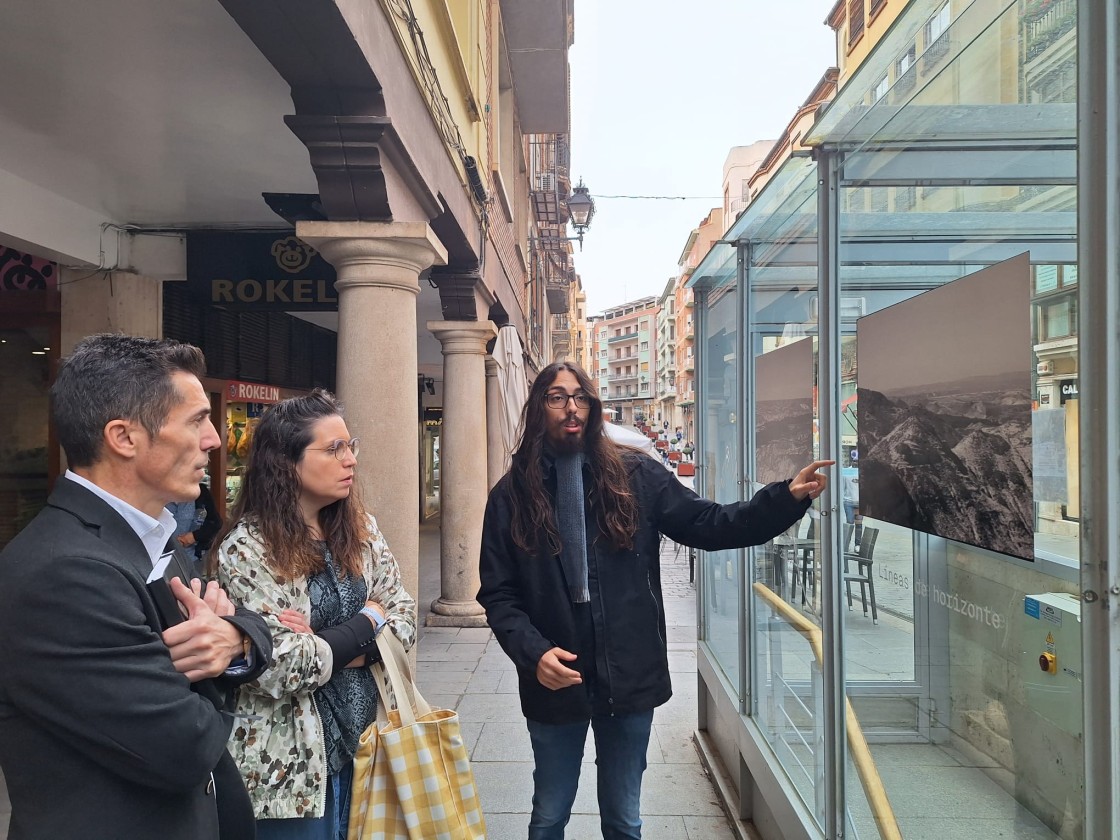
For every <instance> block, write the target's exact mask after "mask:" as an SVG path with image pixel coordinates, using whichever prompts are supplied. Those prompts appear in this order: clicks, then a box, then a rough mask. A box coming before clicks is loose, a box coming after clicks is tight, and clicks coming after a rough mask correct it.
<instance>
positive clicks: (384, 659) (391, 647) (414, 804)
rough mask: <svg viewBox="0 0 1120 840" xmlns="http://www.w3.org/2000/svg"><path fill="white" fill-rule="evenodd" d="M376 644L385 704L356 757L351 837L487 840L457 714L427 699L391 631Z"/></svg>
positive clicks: (368, 839) (358, 839) (381, 704)
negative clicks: (431, 703)
mask: <svg viewBox="0 0 1120 840" xmlns="http://www.w3.org/2000/svg"><path fill="white" fill-rule="evenodd" d="M377 647H378V649H379V650H380V651H381V662H380V663H379V664H377V665H375V666H373V671H374V676H375V677H376V678H377V681H378V689H379V690H380V692H381V702H379V703H378V709H377V720H376V721H375V722H374V723H373V724H372V725H371V726H370V727H369V728H368V729H367V730H366V731H365V732H364V733H363V734H362V737H361V740H360V741H359V744H358V753H357V755H356V756H354V787H353V792H352V796H351V800H350V825H349V827H348V838H349V840H486V821H485V820H484V819H483V816H482V805H481V803H480V802H479V800H478V789H477V788H476V787H475V783H474V773H473V772H472V770H471V764H470V760H469V758H468V757H467V747H466V744H465V743H464V741H463V736H462V733H461V732H460V731H459V715H458V713H457V712H454V711H452V710H450V709H433V708H431V706H429V705H428V703H427V701H425V700H424V698H423V697H422V696H420V692H419V691H417V690H416V685H415V683H414V682H413V679H412V670H411V668H410V667H409V664H408V656H407V654H405V652H404V648H403V647H402V646H401V643H400V642H399V641H398V640H397V639H396V637H395V636H393V634H392V633H381V634H380V635H378V637H377ZM393 706H395V708H391V707H393Z"/></svg>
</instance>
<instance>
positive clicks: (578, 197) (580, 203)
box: [568, 178, 595, 251]
mask: <svg viewBox="0 0 1120 840" xmlns="http://www.w3.org/2000/svg"><path fill="white" fill-rule="evenodd" d="M568 212H569V213H571V214H572V227H574V228H575V229H576V233H577V234H578V236H576V237H575V238H576V239H578V240H579V249H580V250H581V251H582V250H583V233H584V231H586V230H587V229H588V228H589V227H590V226H591V218H592V217H593V216H594V215H595V199H593V198H592V197H591V192H590V191H589V190H588V189H587V187H585V186H584V185H583V179H582V178H580V179H579V184H577V185H576V186H575V188H574V189H573V190H572V195H571V198H569V199H568Z"/></svg>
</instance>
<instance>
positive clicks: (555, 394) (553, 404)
mask: <svg viewBox="0 0 1120 840" xmlns="http://www.w3.org/2000/svg"><path fill="white" fill-rule="evenodd" d="M568 400H575V403H576V408H591V397H589V396H587V394H564V393H561V392H560V391H549V392H548V393H547V394H545V395H544V404H545V405H547V406H548V407H549V408H567V407H568Z"/></svg>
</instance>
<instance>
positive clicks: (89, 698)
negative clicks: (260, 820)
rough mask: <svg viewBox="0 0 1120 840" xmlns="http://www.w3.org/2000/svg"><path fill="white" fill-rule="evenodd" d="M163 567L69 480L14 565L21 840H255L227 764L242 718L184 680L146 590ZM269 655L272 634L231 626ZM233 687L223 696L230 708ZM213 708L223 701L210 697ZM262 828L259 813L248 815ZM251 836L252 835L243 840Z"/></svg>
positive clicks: (8, 771) (11, 674)
mask: <svg viewBox="0 0 1120 840" xmlns="http://www.w3.org/2000/svg"><path fill="white" fill-rule="evenodd" d="M151 568H152V567H151V561H150V559H149V557H148V554H147V551H146V550H145V549H144V546H143V543H141V541H140V538H139V537H138V536H137V535H136V533H135V532H134V531H133V530H132V528H130V527H129V525H128V523H127V522H125V520H124V519H122V518H121V516H120V515H119V514H118V513H117V512H116V511H114V510H113V509H112V508H111V507H109V505H107V504H106V503H105V502H104V501H103V500H102V499H100V498H98V497H97V496H96V495H94V494H93V493H91V492H89V491H88V490H86V489H85V488H84V487H82V486H80V485H78V484H76V483H74V482H72V481H69V480H67V479H65V478H60V479H59V480H58V483H57V485H56V488H55V490H54V492H53V493H52V494H51V496H50V499H49V500H48V502H47V506H46V507H45V508H44V509H43V510H42V511H41V512H40V513H39V515H38V516H36V517H35V519H34V520H33V521H32V522H31V523H30V524H29V525H28V526H27V527H26V528H25V529H24V530H23V531H22V532H21V533H20V534H19V535H18V536H17V537H16V538H15V539H14V540H13V541H12V542H11V543H10V544H9V545H8V547H7V548H5V549H4V551H3V553H0V765H2V766H3V770H4V777H5V780H6V781H7V785H8V795H9V798H10V800H11V804H12V813H11V824H10V827H9V833H8V837H9V840H39V838H42V840H46V838H52V840H53V838H71V837H73V838H78V837H80V838H83V840H98V838H104V840H120V839H121V838H129V840H149V838H150V840H180V838H181V840H209V839H210V838H217V837H219V815H218V808H217V806H216V805H215V799H216V797H215V795H214V787H215V786H214V784H213V783H212V781H211V773H212V772H213V773H214V777H215V778H216V779H217V780H218V790H217V793H218V796H217V798H218V799H221V800H222V818H223V820H227V819H236V820H238V821H239V822H238V825H237V827H236V828H235V827H234V826H233V825H231V824H229V823H228V822H227V823H226V824H225V825H224V826H223V832H222V835H223V837H233V836H235V834H234V832H245V831H248V832H249V836H251V833H252V830H253V829H252V822H251V820H250V821H249V823H248V827H247V828H246V827H245V823H244V822H243V816H244V811H243V809H242V808H240V807H239V803H241V802H244V804H245V805H246V806H247V805H248V802H247V796H246V795H245V792H244V788H243V787H240V785H239V784H238V786H237V787H228V788H223V787H222V784H223V783H225V784H229V782H230V779H231V773H232V778H234V779H237V781H238V783H239V782H240V779H239V776H238V775H237V774H236V769H235V768H233V766H232V759H230V757H229V754H228V753H227V752H226V740H227V738H228V737H229V732H230V728H231V725H232V718H231V717H230V716H229V715H228V714H225V713H223V712H222V711H220V710H219V709H218V708H216V706H215V703H214V702H212V700H211V699H207V698H206V697H203V696H201V695H200V694H199V693H198V692H197V691H196V690H194V689H195V688H198V687H199V686H202V685H205V684H206V683H199V684H196V686H194V687H192V686H191V684H190V683H189V682H188V681H187V678H186V677H184V676H183V675H182V674H180V673H178V672H177V671H176V670H175V668H174V667H173V666H172V663H171V657H170V655H169V654H168V650H167V647H166V645H164V643H163V640H162V638H161V636H160V634H161V632H162V630H163V629H164V628H163V626H162V624H161V622H160V619H159V612H158V610H157V608H156V604H155V603H154V602H153V600H152V598H151V596H150V595H149V592H148V588H147V586H146V583H145V581H146V579H147V577H148V575H149V573H150V572H151ZM228 620H229V621H231V622H233V623H234V624H236V625H237V626H238V628H239V629H241V630H242V631H243V632H245V633H246V634H247V635H248V636H249V637H250V639H251V640H252V642H253V646H254V655H255V658H256V662H257V667H256V669H255V670H254V672H253V673H248V674H245V675H243V676H242V677H239V678H238V680H237V682H242V681H245V680H248V679H253V678H254V677H255V676H256V675H257V674H258V673H259V672H260V671H261V670H263V669H264V668H265V667H266V666H267V664H268V661H269V658H270V656H271V650H272V647H271V640H270V637H269V635H268V630H267V628H266V626H265V624H264V620H263V619H261V618H260V616H257V615H254V614H252V613H248V612H239V613H238V614H237V615H236V616H234V617H231V618H230V619H228ZM232 682H233V680H230V679H228V678H220V679H217V680H212V681H209V685H211V686H213V687H214V688H216V689H218V692H219V694H223V693H226V692H228V691H229V690H230V689H231V688H232V686H231V685H230V683H232ZM210 695H211V697H213V696H214V692H213V691H211V692H210ZM250 815H251V812H250ZM241 836H245V834H244V833H242V834H241Z"/></svg>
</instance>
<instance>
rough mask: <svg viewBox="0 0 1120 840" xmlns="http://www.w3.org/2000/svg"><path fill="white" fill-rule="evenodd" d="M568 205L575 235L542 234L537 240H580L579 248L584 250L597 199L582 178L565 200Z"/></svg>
mask: <svg viewBox="0 0 1120 840" xmlns="http://www.w3.org/2000/svg"><path fill="white" fill-rule="evenodd" d="M565 203H566V204H567V205H568V214H569V215H570V216H571V223H572V227H574V228H575V229H576V235H575V236H541V237H538V238H537V239H536V240H535V241H537V242H578V243H579V249H580V250H581V251H582V250H583V234H584V232H585V231H586V230H587V229H588V228H589V227H590V226H591V218H592V217H593V216H594V215H595V199H593V198H592V197H591V191H590V190H588V189H587V187H585V186H584V185H583V179H582V178H580V180H579V184H577V185H576V186H575V187H574V188H573V189H572V195H571V197H570V198H569V199H568V200H567V201H566V202H565Z"/></svg>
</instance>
